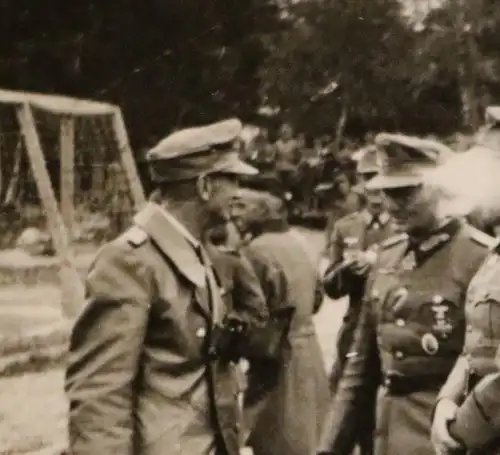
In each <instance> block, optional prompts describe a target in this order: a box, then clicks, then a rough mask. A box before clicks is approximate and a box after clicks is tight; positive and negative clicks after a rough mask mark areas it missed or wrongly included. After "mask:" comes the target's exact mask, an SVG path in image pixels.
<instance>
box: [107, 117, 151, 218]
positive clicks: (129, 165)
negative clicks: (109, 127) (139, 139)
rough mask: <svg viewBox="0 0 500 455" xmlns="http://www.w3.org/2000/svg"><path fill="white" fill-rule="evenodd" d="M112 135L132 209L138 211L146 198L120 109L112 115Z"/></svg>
mask: <svg viewBox="0 0 500 455" xmlns="http://www.w3.org/2000/svg"><path fill="white" fill-rule="evenodd" d="M113 133H114V135H115V138H116V141H117V143H118V149H119V150H120V160H121V162H122V165H123V168H124V170H125V173H126V175H127V179H128V182H129V186H130V191H131V193H132V199H133V201H134V208H135V209H136V210H140V209H141V208H142V206H143V205H144V204H145V203H146V196H145V194H144V188H143V186H142V182H141V179H140V177H139V173H138V172H137V166H136V164H135V160H134V155H133V153H132V149H131V147H130V143H129V140H128V134H127V128H126V127H125V121H124V120H123V115H122V112H121V110H120V108H117V109H116V110H115V113H114V114H113Z"/></svg>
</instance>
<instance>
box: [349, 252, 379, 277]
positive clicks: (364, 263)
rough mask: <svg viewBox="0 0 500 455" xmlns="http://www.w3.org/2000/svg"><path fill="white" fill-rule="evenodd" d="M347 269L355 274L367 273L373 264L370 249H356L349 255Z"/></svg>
mask: <svg viewBox="0 0 500 455" xmlns="http://www.w3.org/2000/svg"><path fill="white" fill-rule="evenodd" d="M350 259H351V261H352V262H351V264H350V265H349V269H350V270H351V272H352V273H354V274H355V275H359V276H363V275H366V274H367V273H368V271H369V270H370V267H371V266H372V265H373V263H374V262H375V261H374V257H373V253H372V252H371V251H357V252H355V253H353V254H352V255H351V258H350Z"/></svg>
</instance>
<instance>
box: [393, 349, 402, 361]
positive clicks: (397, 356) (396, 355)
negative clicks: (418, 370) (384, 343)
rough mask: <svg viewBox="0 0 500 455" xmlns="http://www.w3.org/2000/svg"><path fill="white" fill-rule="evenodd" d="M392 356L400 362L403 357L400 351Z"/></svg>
mask: <svg viewBox="0 0 500 455" xmlns="http://www.w3.org/2000/svg"><path fill="white" fill-rule="evenodd" d="M394 356H395V357H396V359H399V360H401V359H402V358H403V357H404V354H403V353H402V352H401V351H396V352H395V354H394Z"/></svg>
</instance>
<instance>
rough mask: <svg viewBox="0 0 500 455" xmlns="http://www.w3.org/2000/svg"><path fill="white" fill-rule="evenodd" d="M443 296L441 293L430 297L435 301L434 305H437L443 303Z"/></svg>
mask: <svg viewBox="0 0 500 455" xmlns="http://www.w3.org/2000/svg"><path fill="white" fill-rule="evenodd" d="M443 300H444V299H443V296H441V295H435V296H434V297H433V298H432V302H433V303H435V304H436V305H439V304H440V303H443Z"/></svg>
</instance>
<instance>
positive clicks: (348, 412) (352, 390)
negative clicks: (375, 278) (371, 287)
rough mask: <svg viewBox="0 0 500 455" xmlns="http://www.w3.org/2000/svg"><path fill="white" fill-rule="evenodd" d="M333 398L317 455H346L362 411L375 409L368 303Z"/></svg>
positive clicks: (375, 367) (375, 359)
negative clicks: (322, 454) (318, 454)
mask: <svg viewBox="0 0 500 455" xmlns="http://www.w3.org/2000/svg"><path fill="white" fill-rule="evenodd" d="M347 357H348V358H347V360H346V363H345V366H344V368H343V371H342V374H341V377H340V380H339V382H338V385H337V391H336V393H335V394H334V395H333V398H332V401H331V403H330V407H329V410H328V414H327V417H326V419H325V421H324V424H323V428H322V431H321V435H320V440H319V445H318V450H317V452H318V453H326V454H330V453H335V454H336V455H349V454H350V453H351V452H352V450H353V447H354V444H355V441H356V439H357V436H358V435H357V428H358V427H359V423H360V422H362V421H363V419H365V418H366V413H365V412H364V410H366V409H367V407H369V409H373V406H374V405H375V398H376V390H377V387H378V385H379V382H380V381H379V377H380V360H379V356H378V348H377V340H376V327H375V320H374V317H373V314H372V308H371V302H369V301H366V302H364V303H363V307H362V310H361V314H360V317H359V320H358V323H357V326H356V331H355V334H354V339H353V343H352V347H351V351H350V353H349V354H348V355H347Z"/></svg>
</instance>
